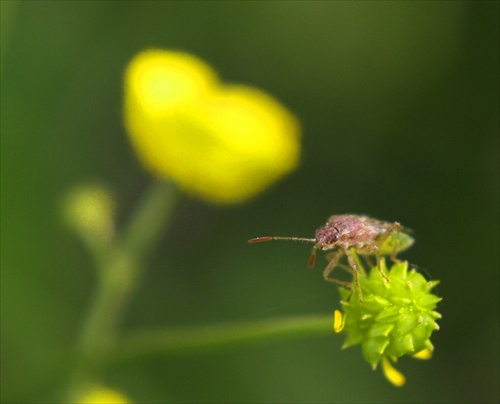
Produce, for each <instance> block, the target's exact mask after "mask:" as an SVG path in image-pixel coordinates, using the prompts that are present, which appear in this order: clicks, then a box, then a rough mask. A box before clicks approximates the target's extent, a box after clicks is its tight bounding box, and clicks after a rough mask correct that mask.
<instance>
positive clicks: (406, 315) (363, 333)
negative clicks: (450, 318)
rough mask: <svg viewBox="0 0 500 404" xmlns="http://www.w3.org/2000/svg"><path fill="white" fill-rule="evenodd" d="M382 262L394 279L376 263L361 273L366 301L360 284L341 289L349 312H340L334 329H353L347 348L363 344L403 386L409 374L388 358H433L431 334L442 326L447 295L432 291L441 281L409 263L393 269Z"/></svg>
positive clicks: (369, 357)
mask: <svg viewBox="0 0 500 404" xmlns="http://www.w3.org/2000/svg"><path fill="white" fill-rule="evenodd" d="M380 264H381V268H382V270H383V271H384V273H388V279H389V281H390V282H386V281H385V280H384V279H383V278H382V276H381V274H380V272H379V271H378V270H377V267H375V268H372V269H371V271H370V273H369V275H368V276H366V275H364V274H362V273H360V274H359V277H358V278H359V283H360V285H361V289H362V291H363V301H360V300H359V299H358V296H357V294H358V292H357V290H356V288H353V291H352V292H351V291H348V290H346V289H340V294H341V296H342V299H343V301H342V302H341V303H342V306H343V308H344V312H345V314H344V316H341V315H340V314H339V312H338V311H337V312H336V313H335V324H334V329H335V331H336V332H340V331H342V330H343V331H344V332H345V333H346V334H347V337H346V339H345V342H344V345H343V347H344V348H346V347H349V346H352V345H357V344H360V345H361V346H362V349H363V356H364V357H365V359H366V360H367V361H368V363H370V364H371V365H372V367H373V368H374V369H375V368H376V367H377V365H378V363H379V362H381V361H382V364H383V367H384V373H385V374H386V377H387V378H388V379H389V380H390V381H391V382H392V383H394V384H396V385H402V384H404V376H402V375H401V374H399V372H397V371H396V370H395V369H393V368H392V367H391V365H390V363H389V361H388V358H390V359H392V360H393V361H395V360H396V359H397V358H399V357H401V356H404V355H416V357H418V358H422V359H424V358H425V359H426V358H429V357H430V352H432V350H433V345H432V343H431V341H430V337H431V334H432V332H433V331H434V330H438V329H439V326H438V324H437V323H436V320H437V319H439V318H441V315H440V314H439V313H438V312H436V311H434V308H435V307H436V305H437V303H438V302H439V301H440V300H441V298H440V297H437V296H436V295H433V294H432V293H430V292H431V290H432V288H434V287H435V286H436V285H437V284H438V281H430V282H429V281H427V280H426V279H425V278H424V277H423V276H422V274H420V273H418V272H417V271H416V270H415V269H411V270H410V271H408V262H402V263H397V264H394V265H393V266H392V268H391V269H390V271H389V272H387V267H386V264H385V261H384V260H381V263H380ZM351 294H352V296H351ZM349 297H350V298H349ZM342 323H343V327H342ZM396 374H397V377H395V375H396Z"/></svg>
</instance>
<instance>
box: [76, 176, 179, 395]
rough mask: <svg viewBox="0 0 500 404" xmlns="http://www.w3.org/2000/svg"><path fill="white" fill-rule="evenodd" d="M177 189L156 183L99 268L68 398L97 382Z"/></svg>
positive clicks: (175, 196)
mask: <svg viewBox="0 0 500 404" xmlns="http://www.w3.org/2000/svg"><path fill="white" fill-rule="evenodd" d="M178 199H179V193H178V191H177V190H176V189H175V187H174V186H173V185H172V184H170V183H160V182H156V183H154V184H153V185H152V186H151V187H150V188H149V189H148V190H147V192H146V193H145V195H144V198H143V200H142V201H141V204H140V205H139V208H138V210H137V211H136V213H135V215H134V216H133V218H132V220H131V222H130V224H129V226H128V227H127V228H126V229H125V231H124V234H123V237H122V239H121V240H119V242H118V243H117V245H115V247H114V248H112V249H111V251H110V252H109V256H108V257H106V258H105V259H104V260H101V261H100V262H102V266H103V267H102V268H100V271H99V272H100V274H101V277H100V279H99V280H100V283H99V285H98V288H97V291H96V295H95V296H94V300H93V302H92V305H91V307H90V310H89V313H88V317H87V319H86V321H85V323H84V324H83V327H82V331H81V335H80V339H79V341H78V346H77V350H78V361H77V364H76V366H75V369H74V372H73V375H72V378H71V380H70V387H69V391H68V396H67V399H68V400H70V399H74V397H75V396H78V395H79V394H81V392H82V390H85V389H86V388H88V387H89V386H92V385H93V384H96V383H98V382H99V380H100V378H101V376H102V372H103V370H104V369H103V365H104V363H103V358H104V356H105V355H106V354H108V353H109V352H112V351H113V349H114V345H115V339H116V329H117V327H118V324H119V321H120V320H121V317H122V313H123V309H124V308H125V307H126V305H127V303H128V300H129V298H130V297H131V295H132V293H133V292H134V290H135V288H136V287H137V285H138V283H139V281H140V276H141V274H142V272H143V270H144V267H145V260H146V257H147V255H148V253H149V251H150V250H151V248H153V246H154V245H155V244H156V241H157V239H158V238H159V236H160V235H161V233H162V231H163V230H164V228H165V224H166V223H167V222H168V219H169V218H170V216H171V215H172V212H173V210H174V207H175V205H176V202H177V201H178Z"/></svg>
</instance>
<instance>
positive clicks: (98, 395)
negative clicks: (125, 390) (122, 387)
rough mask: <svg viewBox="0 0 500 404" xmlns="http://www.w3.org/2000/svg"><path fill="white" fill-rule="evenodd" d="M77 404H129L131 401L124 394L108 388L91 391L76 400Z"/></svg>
mask: <svg viewBox="0 0 500 404" xmlns="http://www.w3.org/2000/svg"><path fill="white" fill-rule="evenodd" d="M76 402H77V404H129V403H131V401H130V400H129V399H128V398H127V397H125V396H124V395H123V394H122V393H120V392H118V391H116V390H111V389H107V388H101V387H99V388H96V389H93V390H89V391H88V392H87V393H85V394H84V395H83V396H81V397H79V398H78V399H77V400H76Z"/></svg>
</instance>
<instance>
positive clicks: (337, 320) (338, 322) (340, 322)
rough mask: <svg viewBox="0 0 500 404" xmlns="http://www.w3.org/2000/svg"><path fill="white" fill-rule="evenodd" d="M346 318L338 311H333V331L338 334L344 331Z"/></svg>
mask: <svg viewBox="0 0 500 404" xmlns="http://www.w3.org/2000/svg"><path fill="white" fill-rule="evenodd" d="M345 318H346V316H344V315H342V313H341V312H340V310H335V312H334V313H333V330H334V331H335V332H336V333H339V332H340V331H342V330H343V329H344V325H345Z"/></svg>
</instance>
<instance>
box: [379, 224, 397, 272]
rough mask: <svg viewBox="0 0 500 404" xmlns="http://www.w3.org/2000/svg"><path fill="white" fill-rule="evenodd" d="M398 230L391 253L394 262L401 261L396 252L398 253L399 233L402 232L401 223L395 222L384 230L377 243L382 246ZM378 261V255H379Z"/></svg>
mask: <svg viewBox="0 0 500 404" xmlns="http://www.w3.org/2000/svg"><path fill="white" fill-rule="evenodd" d="M394 232H396V237H395V239H394V248H393V249H392V253H391V260H392V261H393V262H398V263H399V262H401V261H400V260H398V259H397V258H396V254H397V253H398V247H399V233H400V232H401V225H400V224H399V223H398V222H394V223H393V224H392V225H391V226H389V228H388V229H387V230H386V231H384V232H383V233H382V234H381V235H380V236H379V238H378V240H377V241H378V242H377V245H378V246H381V245H382V244H384V242H385V241H386V240H387V239H388V238H389V237H390V236H391V235H392V234H393V233H394ZM377 261H378V257H377Z"/></svg>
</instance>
